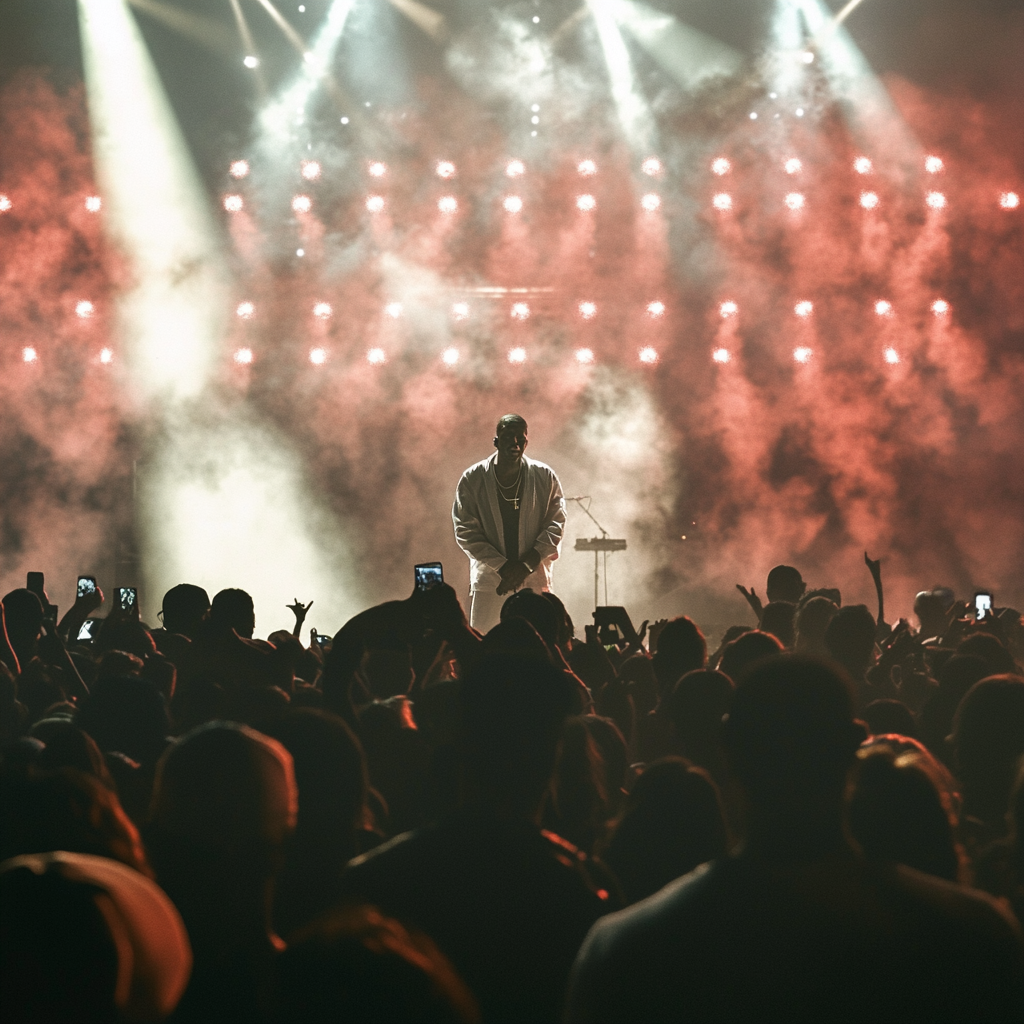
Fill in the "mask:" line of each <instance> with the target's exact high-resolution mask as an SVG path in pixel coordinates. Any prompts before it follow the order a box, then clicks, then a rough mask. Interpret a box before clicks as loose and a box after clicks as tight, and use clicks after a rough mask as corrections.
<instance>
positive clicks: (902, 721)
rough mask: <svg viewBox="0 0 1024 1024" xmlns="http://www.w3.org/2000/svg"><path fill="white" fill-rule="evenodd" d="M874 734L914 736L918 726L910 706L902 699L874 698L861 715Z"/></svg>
mask: <svg viewBox="0 0 1024 1024" xmlns="http://www.w3.org/2000/svg"><path fill="white" fill-rule="evenodd" d="M860 717H861V718H862V719H863V720H864V724H865V725H866V726H867V727H868V731H869V732H870V733H871V735H872V736H884V735H890V734H891V735H896V736H911V737H912V736H914V734H915V733H916V732H917V726H916V724H915V723H914V716H913V714H912V713H911V710H910V708H908V707H907V705H906V704H904V703H903V701H901V700H891V699H889V698H888V697H886V698H884V699H882V700H873V701H872V702H871V703H870V704H869V705H868V706H867V707H866V708H865V709H864V710H863V711H862V712H861V716H860Z"/></svg>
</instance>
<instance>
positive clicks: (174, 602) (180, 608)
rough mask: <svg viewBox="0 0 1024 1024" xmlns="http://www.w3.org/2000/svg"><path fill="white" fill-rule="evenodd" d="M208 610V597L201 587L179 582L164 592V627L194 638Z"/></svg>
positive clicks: (170, 631) (172, 631) (191, 638)
mask: <svg viewBox="0 0 1024 1024" xmlns="http://www.w3.org/2000/svg"><path fill="white" fill-rule="evenodd" d="M209 610H210V597H209V595H208V594H207V593H206V591H205V590H203V588H202V587H197V586H195V585H194V584H192V583H179V584H178V585H177V586H176V587H171V589H170V590H168V591H167V593H166V594H164V602H163V624H164V629H166V630H167V632H168V633H180V634H181V635H182V636H187V637H188V638H189V639H190V640H194V639H195V638H196V634H197V633H198V632H199V627H200V626H201V625H202V622H203V620H204V619H205V618H206V616H207V613H208V612H209Z"/></svg>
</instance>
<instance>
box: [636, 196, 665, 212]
mask: <svg viewBox="0 0 1024 1024" xmlns="http://www.w3.org/2000/svg"><path fill="white" fill-rule="evenodd" d="M640 205H641V206H642V207H643V208H644V209H645V210H646V211H647V212H648V213H654V211H655V210H656V209H657V208H658V207H659V206H661V196H659V195H655V194H654V193H653V192H648V193H647V195H645V196H643V197H642V198H641V199H640Z"/></svg>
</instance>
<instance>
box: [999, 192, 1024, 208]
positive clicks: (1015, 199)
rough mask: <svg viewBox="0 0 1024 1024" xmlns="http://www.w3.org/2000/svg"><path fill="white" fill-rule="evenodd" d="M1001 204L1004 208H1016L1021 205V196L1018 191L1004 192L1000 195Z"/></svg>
mask: <svg viewBox="0 0 1024 1024" xmlns="http://www.w3.org/2000/svg"><path fill="white" fill-rule="evenodd" d="M999 205H1000V206H1001V207H1002V208H1003V209H1004V210H1016V209H1017V207H1018V206H1020V196H1019V195H1017V193H1016V192H1004V193H1003V194H1002V195H1001V196H1000V197H999Z"/></svg>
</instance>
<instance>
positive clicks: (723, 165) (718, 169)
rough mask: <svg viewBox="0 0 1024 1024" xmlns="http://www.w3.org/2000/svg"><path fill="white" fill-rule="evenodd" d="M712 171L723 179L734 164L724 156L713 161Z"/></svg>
mask: <svg viewBox="0 0 1024 1024" xmlns="http://www.w3.org/2000/svg"><path fill="white" fill-rule="evenodd" d="M711 170H712V171H713V172H714V173H715V174H717V175H719V177H721V175H723V174H728V173H729V172H730V171H731V170H732V164H731V163H729V161H728V160H726V158H725V157H724V156H720V157H717V158H716V159H714V160H712V161H711Z"/></svg>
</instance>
